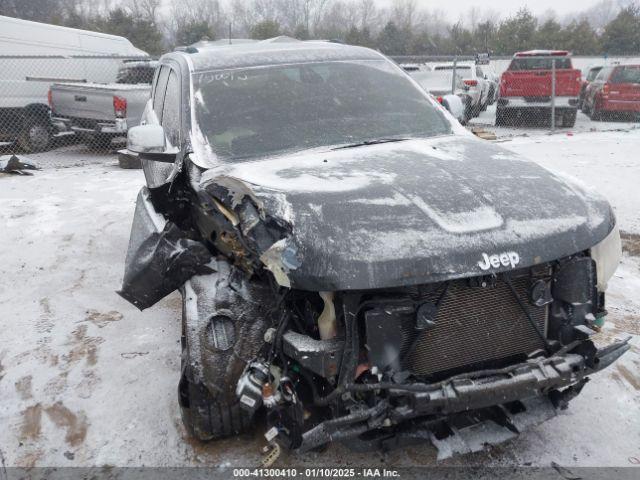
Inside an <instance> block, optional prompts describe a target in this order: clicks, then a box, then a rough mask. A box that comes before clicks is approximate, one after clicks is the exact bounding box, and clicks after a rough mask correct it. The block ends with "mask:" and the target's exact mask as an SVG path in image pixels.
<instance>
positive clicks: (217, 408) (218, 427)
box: [178, 309, 251, 441]
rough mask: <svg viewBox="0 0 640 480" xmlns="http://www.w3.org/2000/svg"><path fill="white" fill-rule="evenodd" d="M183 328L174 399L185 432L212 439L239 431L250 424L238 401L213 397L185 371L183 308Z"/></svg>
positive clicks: (186, 351)
mask: <svg viewBox="0 0 640 480" xmlns="http://www.w3.org/2000/svg"><path fill="white" fill-rule="evenodd" d="M182 328H183V332H182V338H181V344H182V355H181V357H180V364H181V368H180V382H179V383H178V403H179V405H180V411H181V416H182V423H183V424H184V426H185V428H186V429H187V432H189V435H191V436H192V437H194V438H197V439H198V440H201V441H208V440H216V439H220V438H225V437H230V436H232V435H237V434H240V433H243V432H245V431H247V430H248V429H249V427H250V426H251V416H250V415H248V414H247V413H246V412H245V411H244V410H243V409H242V408H241V407H240V404H239V403H238V402H234V403H229V402H226V401H224V400H221V399H214V398H213V395H211V392H210V391H209V390H208V389H207V387H205V386H204V385H202V384H201V383H198V382H196V381H195V380H194V379H193V378H192V377H193V375H191V372H190V371H189V365H191V360H192V359H191V358H190V353H189V345H188V341H187V335H186V333H185V332H186V317H185V315H184V309H183V327H182Z"/></svg>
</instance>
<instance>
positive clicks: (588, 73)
mask: <svg viewBox="0 0 640 480" xmlns="http://www.w3.org/2000/svg"><path fill="white" fill-rule="evenodd" d="M603 68H604V67H603V66H602V65H596V66H593V67H589V68H587V69H586V70H585V71H584V72H583V77H582V78H583V80H582V86H581V87H580V100H579V102H578V108H579V109H582V105H583V104H584V95H585V93H586V92H587V87H588V86H589V84H590V83H591V82H593V81H594V80H595V79H596V77H597V76H598V74H599V73H600V71H601V70H602V69H603Z"/></svg>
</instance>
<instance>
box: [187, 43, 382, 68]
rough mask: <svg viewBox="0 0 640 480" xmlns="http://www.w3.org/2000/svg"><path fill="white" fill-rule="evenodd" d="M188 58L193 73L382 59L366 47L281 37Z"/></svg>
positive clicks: (204, 51)
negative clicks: (289, 64)
mask: <svg viewBox="0 0 640 480" xmlns="http://www.w3.org/2000/svg"><path fill="white" fill-rule="evenodd" d="M189 58H190V59H191V61H192V63H193V66H194V71H207V70H219V69H228V68H245V67H254V66H261V65H278V64H283V63H306V62H313V61H340V60H379V59H381V58H384V57H383V56H382V54H380V53H378V52H376V51H374V50H371V49H369V48H365V47H355V46H352V45H344V44H340V43H333V42H324V41H300V40H296V39H294V38H290V37H283V36H281V37H275V38H270V39H268V40H263V41H260V42H252V43H239V44H232V45H229V44H225V45H215V46H210V47H209V46H208V47H207V48H204V49H201V50H199V51H197V52H194V53H190V54H189Z"/></svg>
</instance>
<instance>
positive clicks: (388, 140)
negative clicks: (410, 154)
mask: <svg viewBox="0 0 640 480" xmlns="http://www.w3.org/2000/svg"><path fill="white" fill-rule="evenodd" d="M405 140H409V139H408V138H378V139H375V140H365V141H364V142H358V143H351V144H349V145H342V146H340V147H335V148H332V149H331V150H342V149H344V148H356V147H366V146H367V145H378V144H380V143H394V142H404V141H405Z"/></svg>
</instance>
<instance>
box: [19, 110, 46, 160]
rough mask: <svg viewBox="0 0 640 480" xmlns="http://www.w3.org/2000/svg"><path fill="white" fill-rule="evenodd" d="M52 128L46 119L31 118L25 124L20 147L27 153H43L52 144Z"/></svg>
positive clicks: (20, 137) (20, 138)
mask: <svg viewBox="0 0 640 480" xmlns="http://www.w3.org/2000/svg"><path fill="white" fill-rule="evenodd" d="M51 139H52V135H51V126H50V125H49V122H48V121H47V120H46V119H45V118H40V117H30V118H27V119H26V120H25V122H24V126H23V128H22V132H21V134H20V136H19V137H18V145H19V146H20V148H21V149H22V150H24V151H25V152H27V153H35V152H43V151H45V150H47V148H49V144H50V143H51Z"/></svg>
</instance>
